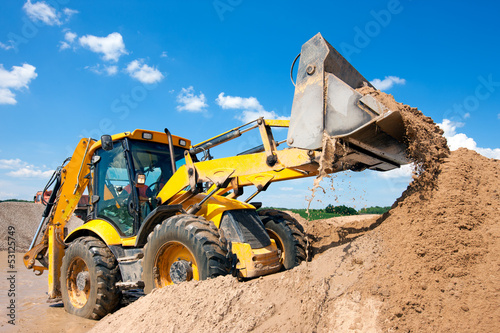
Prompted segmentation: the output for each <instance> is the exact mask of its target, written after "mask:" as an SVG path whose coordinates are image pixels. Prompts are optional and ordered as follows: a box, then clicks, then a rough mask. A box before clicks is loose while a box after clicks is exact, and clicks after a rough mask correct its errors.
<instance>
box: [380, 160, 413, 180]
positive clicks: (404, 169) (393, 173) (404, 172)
mask: <svg viewBox="0 0 500 333" xmlns="http://www.w3.org/2000/svg"><path fill="white" fill-rule="evenodd" d="M412 174H413V164H405V165H402V166H401V167H400V168H397V169H392V170H390V171H385V172H377V176H379V177H380V178H383V179H396V178H402V179H408V181H410V180H411V176H412Z"/></svg>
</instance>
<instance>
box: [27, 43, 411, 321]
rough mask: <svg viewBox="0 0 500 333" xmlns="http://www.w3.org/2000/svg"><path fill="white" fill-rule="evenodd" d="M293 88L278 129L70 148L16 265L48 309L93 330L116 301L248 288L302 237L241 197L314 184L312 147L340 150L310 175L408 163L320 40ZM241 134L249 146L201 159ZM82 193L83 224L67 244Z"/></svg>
mask: <svg viewBox="0 0 500 333" xmlns="http://www.w3.org/2000/svg"><path fill="white" fill-rule="evenodd" d="M297 59H298V58H296V60H297ZM294 63H295V61H294ZM292 71H293V66H292ZM292 81H293V80H292ZM294 84H295V94H294V99H293V105H292V111H291V117H290V120H276V119H263V118H259V119H256V120H254V121H252V122H249V123H247V124H244V125H242V126H239V127H236V128H233V129H231V130H229V131H227V132H224V133H222V134H220V135H218V136H215V137H213V138H211V139H208V140H206V141H203V142H201V143H198V144H194V145H193V144H191V141H190V140H188V139H186V138H182V137H179V136H175V135H172V134H171V133H170V132H169V131H168V130H167V129H165V131H164V132H156V131H148V130H141V129H136V130H134V131H133V132H125V133H120V134H116V135H112V136H110V135H103V136H102V137H101V139H100V140H98V141H97V140H94V139H92V138H88V139H87V138H84V139H82V140H81V141H80V142H79V143H78V145H77V147H76V149H75V151H74V154H73V156H72V157H71V159H69V161H66V163H63V165H62V166H61V167H60V168H58V169H57V170H56V172H55V174H54V176H53V179H52V182H53V183H54V186H53V191H52V194H51V197H50V199H49V202H48V204H47V207H46V209H45V211H44V213H43V215H42V219H41V221H40V224H39V227H38V229H37V232H36V234H35V236H34V238H33V241H32V243H31V246H30V249H29V251H28V252H27V253H26V254H25V255H24V264H25V265H26V267H27V268H28V269H33V270H34V272H35V273H36V274H37V275H40V274H42V273H43V272H44V271H48V296H49V300H51V301H61V300H62V302H63V303H64V307H65V309H66V310H67V311H68V312H69V313H72V314H75V315H78V316H81V317H85V318H92V319H99V318H101V317H103V316H105V315H106V314H108V313H110V312H112V311H113V310H114V309H116V307H117V306H118V304H119V303H120V300H121V297H122V295H123V292H124V291H127V290H131V289H135V290H143V291H144V293H146V294H147V293H149V292H151V291H152V290H153V289H155V288H162V287H167V286H169V285H173V284H178V283H182V282H185V281H190V280H203V279H208V278H213V277H216V276H220V275H226V274H233V275H234V276H236V277H238V278H240V279H247V278H253V277H258V276H262V275H266V274H271V273H275V272H278V271H280V270H284V269H291V268H293V267H294V266H296V265H298V264H300V262H302V261H304V260H306V244H305V241H304V234H303V229H302V227H301V226H300V225H299V224H298V223H297V221H296V220H294V219H293V218H292V217H291V216H289V215H287V214H286V213H284V212H280V211H276V210H270V209H261V210H259V208H260V207H261V204H260V203H256V202H253V201H252V200H253V199H254V197H255V196H256V195H258V194H259V193H260V192H262V191H265V190H266V189H267V188H268V187H269V186H270V185H271V184H272V183H274V182H280V181H286V180H290V179H298V178H304V177H315V176H318V174H319V173H320V161H321V158H322V154H323V153H324V152H323V148H322V147H323V145H322V140H324V137H331V138H334V139H336V140H337V141H338V142H340V143H341V144H342V146H343V152H342V154H338V155H335V156H334V158H333V159H331V160H329V162H328V163H329V165H328V166H327V167H326V168H325V167H324V166H323V169H324V170H326V172H328V173H335V172H340V171H343V170H354V171H361V170H364V169H371V170H376V171H381V172H384V171H388V170H391V169H394V168H398V167H400V166H401V165H403V164H406V163H408V161H407V158H406V149H407V145H406V143H405V139H404V125H403V122H402V118H401V115H400V114H399V112H398V111H397V110H390V109H389V108H388V107H387V106H384V105H382V104H381V103H379V102H378V101H377V100H375V99H374V98H372V97H371V96H369V95H365V96H363V95H361V94H360V93H359V92H357V91H356V89H357V88H360V87H363V86H364V85H369V86H370V83H369V81H368V80H366V79H365V78H364V77H363V76H362V75H361V74H360V73H358V71H357V70H356V69H354V68H353V66H352V65H351V64H350V63H349V62H348V61H347V60H346V59H344V58H343V57H342V56H341V55H340V54H339V53H338V52H337V51H336V50H335V49H334V48H333V47H332V46H331V45H330V44H329V43H328V42H327V41H326V40H325V39H324V38H323V37H322V36H321V34H317V35H316V36H314V37H313V38H312V39H310V40H309V41H308V42H306V43H305V44H304V45H303V46H302V50H301V53H300V62H299V65H298V69H297V74H296V82H295V83H294ZM276 128H281V129H283V128H285V129H286V128H287V129H288V132H287V138H286V139H284V140H282V141H276V140H275V139H274V136H273V129H276ZM252 130H254V133H256V132H258V134H259V135H260V139H261V140H262V144H261V145H259V146H257V147H255V148H252V149H249V150H247V151H244V152H242V153H239V154H237V155H234V156H230V157H224V158H212V156H211V155H210V152H209V150H210V149H211V148H213V147H215V146H218V145H221V144H223V143H225V142H228V141H230V140H233V139H236V138H238V137H240V136H242V135H244V134H245V135H246V133H247V132H250V131H252ZM281 133H283V132H281ZM245 188H246V189H250V191H251V192H250V193H251V194H250V195H248V197H246V198H245V196H243V195H244V189H245ZM85 190H87V191H88V193H89V198H90V200H89V201H90V202H89V205H90V208H89V216H88V218H87V219H86V221H85V223H84V224H83V225H81V226H79V227H78V228H76V229H74V230H73V231H72V232H71V233H69V234H68V232H67V228H66V224H67V222H68V220H69V218H70V216H71V214H72V213H73V211H74V210H75V208H76V207H77V205H78V201H79V200H80V197H81V196H82V193H84V191H85ZM39 238H40V240H38V239H39Z"/></svg>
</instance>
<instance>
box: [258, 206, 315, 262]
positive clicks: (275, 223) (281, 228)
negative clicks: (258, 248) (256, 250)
mask: <svg viewBox="0 0 500 333" xmlns="http://www.w3.org/2000/svg"><path fill="white" fill-rule="evenodd" d="M258 214H259V216H260V219H261V221H262V223H264V228H265V229H266V231H267V233H268V234H269V237H270V238H271V239H274V241H275V242H276V245H277V246H278V249H279V250H280V257H281V258H280V261H281V264H282V267H283V268H284V269H291V268H293V267H295V266H298V265H299V264H300V263H301V262H302V261H305V260H306V241H305V237H304V229H303V228H302V226H301V225H300V224H299V222H297V220H296V219H294V218H293V217H291V216H290V215H288V214H287V213H285V212H282V211H279V210H276V209H262V210H259V211H258Z"/></svg>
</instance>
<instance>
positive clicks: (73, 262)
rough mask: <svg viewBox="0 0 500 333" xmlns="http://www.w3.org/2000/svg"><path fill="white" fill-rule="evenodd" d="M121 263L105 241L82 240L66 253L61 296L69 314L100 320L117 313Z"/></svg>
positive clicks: (63, 263) (95, 239)
mask: <svg viewBox="0 0 500 333" xmlns="http://www.w3.org/2000/svg"><path fill="white" fill-rule="evenodd" d="M119 279H120V272H119V268H118V263H117V261H116V259H115V257H114V256H113V253H111V251H110V250H109V248H108V247H107V246H106V244H104V243H103V242H102V241H100V240H98V239H97V238H94V237H80V238H77V239H76V240H75V241H73V242H72V243H71V244H70V245H69V247H68V249H67V250H66V252H65V255H64V258H63V261H62V265H61V294H62V300H63V303H64V308H65V309H66V311H67V312H68V313H71V314H74V315H77V316H80V317H83V318H89V319H96V320H97V319H100V318H102V317H104V316H105V315H107V314H108V313H110V312H113V311H114V310H115V309H116V308H117V306H118V304H119V303H120V299H121V293H120V290H119V289H118V288H117V287H116V286H115V283H116V282H118V281H119Z"/></svg>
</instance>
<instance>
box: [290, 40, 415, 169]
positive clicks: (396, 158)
mask: <svg viewBox="0 0 500 333" xmlns="http://www.w3.org/2000/svg"><path fill="white" fill-rule="evenodd" d="M363 86H370V87H372V86H371V84H370V82H369V81H368V80H367V79H365V78H364V77H363V76H362V75H361V74H360V73H359V72H358V71H357V70H356V69H355V68H354V67H353V66H352V65H351V64H350V63H349V62H348V61H347V60H346V59H345V58H344V57H343V56H342V55H340V53H338V52H337V50H335V49H334V48H333V47H332V46H331V45H330V44H329V43H328V42H327V41H326V40H325V39H324V38H323V37H322V36H321V34H319V33H318V34H317V35H316V36H314V37H313V38H312V39H310V40H309V41H308V42H306V43H305V44H304V45H303V46H302V50H301V57H300V63H299V68H298V71H297V83H296V87H295V95H294V99H293V106H292V114H291V118H290V128H289V130H288V137H287V141H288V144H289V145H290V146H291V147H295V148H302V149H312V150H315V149H319V148H321V146H322V140H323V136H324V135H325V134H327V135H329V136H332V137H335V138H339V139H342V141H343V142H344V143H348V144H349V147H350V148H352V149H354V150H355V151H356V153H357V154H358V155H359V156H360V161H359V162H362V163H364V164H366V163H365V162H367V161H368V160H369V161H370V162H369V163H368V165H376V164H377V163H380V164H383V166H381V170H390V169H391V168H396V167H399V166H400V165H402V164H406V163H408V161H407V159H406V156H405V151H406V145H405V144H404V140H403V136H404V125H403V121H402V118H401V115H400V114H399V111H393V110H390V109H389V108H388V107H387V106H385V105H383V104H381V103H380V102H379V101H377V100H375V99H374V98H373V97H371V96H369V95H365V96H363V95H362V94H360V93H359V92H358V91H356V89H358V88H361V87H363ZM374 163H375V164H374ZM375 169H376V168H375Z"/></svg>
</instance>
